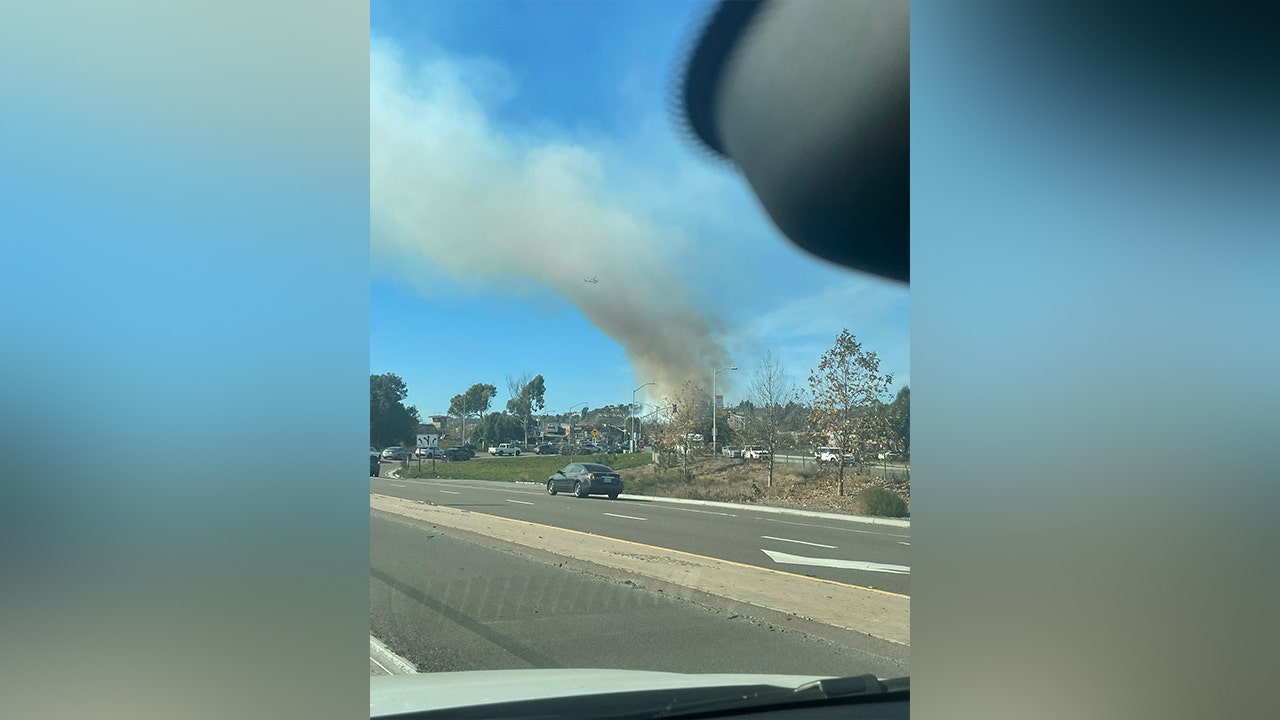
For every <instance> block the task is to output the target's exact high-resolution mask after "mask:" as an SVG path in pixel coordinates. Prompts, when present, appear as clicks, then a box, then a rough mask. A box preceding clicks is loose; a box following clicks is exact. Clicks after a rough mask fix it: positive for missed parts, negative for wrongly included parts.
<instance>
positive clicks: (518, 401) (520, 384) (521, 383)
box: [507, 373, 547, 443]
mask: <svg viewBox="0 0 1280 720" xmlns="http://www.w3.org/2000/svg"><path fill="white" fill-rule="evenodd" d="M507 390H508V392H510V393H511V399H510V400H507V412H509V413H511V414H512V415H514V416H516V417H517V418H520V422H521V423H523V425H524V441H525V442H526V443H527V442H529V426H530V425H531V424H532V423H533V414H534V413H535V412H537V411H539V410H541V409H542V408H543V397H544V396H545V395H546V393H547V383H546V381H545V380H544V379H543V378H542V376H541V375H537V376H533V377H531V376H530V375H529V373H525V374H523V375H521V376H520V377H519V378H512V377H511V376H510V375H508V376H507Z"/></svg>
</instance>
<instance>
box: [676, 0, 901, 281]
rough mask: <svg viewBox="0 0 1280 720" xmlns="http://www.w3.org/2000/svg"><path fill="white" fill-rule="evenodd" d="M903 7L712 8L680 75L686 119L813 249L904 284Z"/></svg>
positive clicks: (881, 1)
mask: <svg viewBox="0 0 1280 720" xmlns="http://www.w3.org/2000/svg"><path fill="white" fill-rule="evenodd" d="M909 19H910V5H909V3H907V2H905V1H902V2H897V1H892V0H846V1H844V2H804V1H802V0H801V1H797V0H792V1H790V2H784V1H779V0H764V1H760V2H754V1H738V2H722V3H720V5H719V6H717V7H716V9H715V11H714V12H713V13H712V15H711V17H710V19H709V21H708V23H707V26H706V28H705V29H704V30H703V33H702V36H701V37H700V38H699V40H698V42H697V44H696V46H695V47H694V50H693V53H692V55H691V56H690V59H689V62H688V65H687V67H686V69H685V76H684V87H683V89H682V91H683V98H682V99H683V103H684V112H685V115H686V119H687V121H688V124H689V126H690V127H691V129H692V130H693V132H694V133H695V134H696V135H697V136H698V138H699V139H700V140H701V141H702V142H703V143H705V144H706V145H707V147H709V148H710V149H712V150H713V151H715V152H716V153H718V154H719V155H722V156H724V157H726V158H728V159H730V160H732V161H733V162H734V163H735V164H736V165H737V166H738V168H739V169H740V170H741V171H742V173H743V175H744V176H745V177H746V179H747V182H748V183H749V184H750V185H751V188H752V190H754V192H755V194H756V197H757V198H759V200H760V202H761V203H762V204H763V205H764V207H765V210H766V211H767V212H768V213H769V215H770V217H772V218H773V221H774V222H775V223H776V224H777V226H778V228H779V229H781V231H782V232H783V233H784V234H785V235H786V236H787V237H788V238H790V239H791V241H792V242H794V243H796V244H797V245H799V246H800V247H802V248H804V249H805V250H808V251H809V252H811V253H813V254H815V255H817V256H819V257H822V258H825V259H827V260H830V261H832V262H836V263H839V264H841V265H844V266H847V267H851V268H854V269H857V270H862V271H866V272H869V273H874V274H876V275H880V276H883V277H887V278H892V279H895V280H901V281H904V282H906V281H909V280H910V270H911V268H910V261H911V235H910V182H911V172H910V161H911V154H910V77H909V73H910V22H909Z"/></svg>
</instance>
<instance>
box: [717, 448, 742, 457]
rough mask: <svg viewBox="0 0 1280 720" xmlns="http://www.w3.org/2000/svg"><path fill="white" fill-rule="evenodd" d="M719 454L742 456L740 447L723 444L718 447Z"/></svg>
mask: <svg viewBox="0 0 1280 720" xmlns="http://www.w3.org/2000/svg"><path fill="white" fill-rule="evenodd" d="M720 454H721V455H723V456H725V457H731V458H740V457H742V448H736V447H728V446H725V447H722V448H720Z"/></svg>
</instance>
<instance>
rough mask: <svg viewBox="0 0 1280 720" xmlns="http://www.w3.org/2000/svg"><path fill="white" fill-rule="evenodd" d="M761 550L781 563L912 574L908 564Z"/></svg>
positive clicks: (771, 558)
mask: <svg viewBox="0 0 1280 720" xmlns="http://www.w3.org/2000/svg"><path fill="white" fill-rule="evenodd" d="M760 552H762V553H764V554H765V555H768V556H769V559H770V560H773V561H774V562H776V563H779V564H781V565H813V566H815V567H830V568H844V569H846V570H866V571H867V572H882V573H893V574H895V575H907V574H910V572H911V568H909V567H907V566H906V565H886V564H884V563H873V562H862V561H859V560H836V559H835V558H814V557H804V556H802V555H791V554H789V553H784V552H775V551H773V550H765V549H764V548H760Z"/></svg>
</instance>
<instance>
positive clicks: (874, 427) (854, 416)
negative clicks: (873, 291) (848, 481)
mask: <svg viewBox="0 0 1280 720" xmlns="http://www.w3.org/2000/svg"><path fill="white" fill-rule="evenodd" d="M892 383H893V376H892V375H881V374H880V358H879V357H878V356H877V355H876V354H875V353H874V352H870V351H866V350H863V348H862V344H861V343H859V342H858V341H857V339H856V338H855V337H854V336H853V334H852V333H850V332H849V329H848V328H845V329H843V330H841V331H840V335H839V336H837V337H836V342H835V344H834V345H833V346H832V347H831V349H830V350H827V351H826V352H825V353H823V354H822V358H821V360H819V361H818V367H817V369H816V370H813V371H811V372H810V374H809V388H810V391H811V392H812V394H813V410H812V413H811V417H812V421H813V423H814V426H815V430H816V431H817V433H818V435H819V436H820V437H823V438H825V439H826V441H827V442H830V443H831V444H833V445H835V446H837V447H839V448H840V449H841V450H843V451H850V450H852V451H853V453H854V456H855V462H857V463H858V464H859V465H860V464H861V462H862V450H863V447H862V446H863V445H864V444H865V443H867V442H868V441H869V440H872V439H879V438H880V437H882V436H883V434H884V433H883V427H882V425H883V420H882V418H883V413H881V412H880V406H881V405H882V404H883V401H882V399H883V398H884V396H885V395H887V394H888V392H889V386H890V385H891V384H892ZM838 463H839V479H838V484H837V493H838V494H840V495H844V468H845V459H844V452H841V453H840V454H839V460H838Z"/></svg>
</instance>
